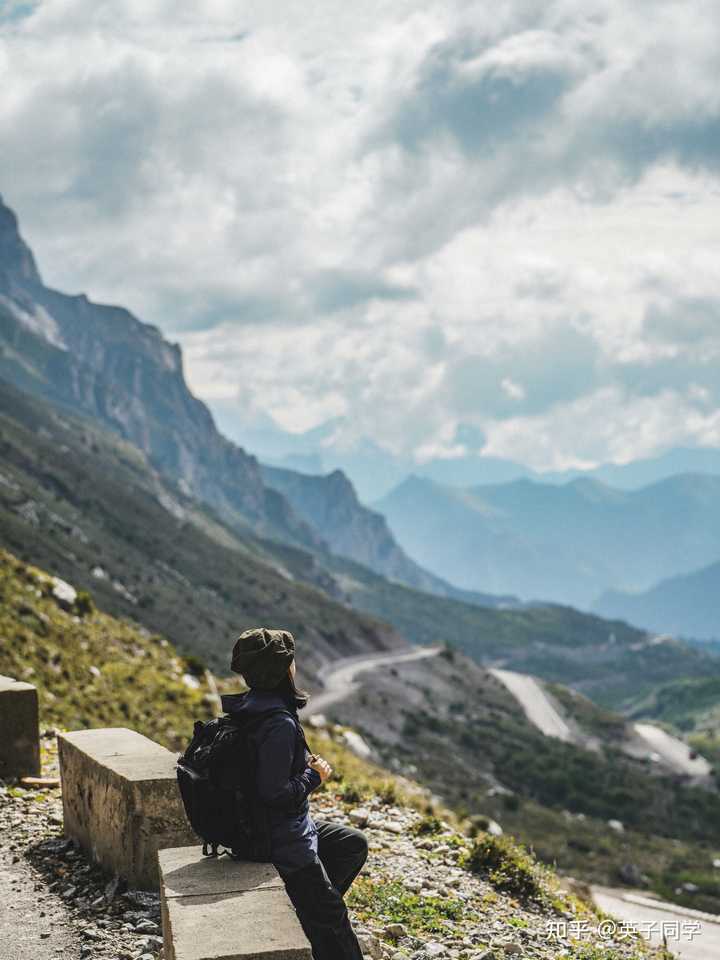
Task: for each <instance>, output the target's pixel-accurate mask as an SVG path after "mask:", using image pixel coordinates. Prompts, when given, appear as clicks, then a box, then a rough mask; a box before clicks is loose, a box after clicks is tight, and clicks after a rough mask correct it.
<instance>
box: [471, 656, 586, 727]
mask: <svg viewBox="0 0 720 960" xmlns="http://www.w3.org/2000/svg"><path fill="white" fill-rule="evenodd" d="M488 672H489V673H491V674H492V675H493V676H494V677H497V679H498V680H499V681H500V682H501V683H503V684H504V685H505V686H506V687H507V689H508V690H509V692H510V693H511V694H512V695H513V696H514V697H515V699H516V700H517V701H518V703H519V704H520V706H521V707H522V708H523V710H524V711H525V715H526V716H527V718H528V720H529V721H530V723H532V724H534V725H535V726H536V727H537V728H538V730H540V731H541V732H542V733H544V734H545V735H546V736H548V737H557V738H558V739H559V740H569V741H571V740H572V739H573V735H572V733H571V731H570V727H569V726H568V725H567V723H566V722H565V720H564V719H563V718H562V717H561V716H560V714H559V713H558V711H557V709H556V708H555V705H554V704H553V703H552V701H551V700H550V698H549V697H548V695H547V693H545V691H544V690H543V688H542V686H541V685H540V683H539V682H538V681H537V680H536V679H535V677H531V676H530V675H529V674H527V673H516V672H515V671H514V670H500V669H498V668H497V667H493V668H492V669H490V670H489V671H488Z"/></svg>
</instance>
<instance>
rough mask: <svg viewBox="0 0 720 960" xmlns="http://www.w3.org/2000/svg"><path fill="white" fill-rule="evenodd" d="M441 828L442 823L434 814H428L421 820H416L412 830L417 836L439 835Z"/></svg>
mask: <svg viewBox="0 0 720 960" xmlns="http://www.w3.org/2000/svg"><path fill="white" fill-rule="evenodd" d="M442 828H443V825H442V821H441V820H439V819H438V818H437V817H436V816H435V814H433V813H428V814H427V815H426V816H424V817H423V818H422V820H418V822H417V823H416V824H415V826H414V827H413V828H412V829H413V833H416V834H417V835H418V836H422V835H423V834H429V833H440V831H441V830H442Z"/></svg>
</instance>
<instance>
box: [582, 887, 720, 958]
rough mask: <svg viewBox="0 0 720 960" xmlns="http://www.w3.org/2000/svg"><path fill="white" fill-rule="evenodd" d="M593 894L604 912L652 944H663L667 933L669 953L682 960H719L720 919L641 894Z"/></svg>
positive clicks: (602, 890) (598, 890)
mask: <svg viewBox="0 0 720 960" xmlns="http://www.w3.org/2000/svg"><path fill="white" fill-rule="evenodd" d="M591 890H592V896H593V900H594V901H595V903H596V904H597V905H598V906H599V907H600V908H601V909H602V910H605V911H606V913H609V914H612V916H613V917H614V918H616V919H617V920H618V921H620V922H622V921H625V922H626V923H628V924H632V927H633V929H637V930H638V932H640V933H642V934H643V936H645V937H646V938H647V939H648V940H650V941H651V942H652V943H656V944H660V943H662V934H663V932H664V933H665V936H666V937H667V945H668V949H669V950H670V951H671V952H672V953H673V954H674V955H675V956H677V957H680V958H682V960H717V958H718V957H720V917H718V916H714V915H713V914H709V913H701V912H700V911H698V910H689V909H687V908H685V907H681V906H679V905H678V904H676V903H666V902H665V901H664V900H659V899H656V898H654V897H650V896H648V895H647V894H642V893H639V892H631V891H628V890H616V889H612V888H610V887H600V886H593V887H591ZM608 932H611V930H609V931H608Z"/></svg>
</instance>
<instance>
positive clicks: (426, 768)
mask: <svg viewBox="0 0 720 960" xmlns="http://www.w3.org/2000/svg"><path fill="white" fill-rule="evenodd" d="M556 689H557V688H553V690H554V691H555V690H556ZM565 697H567V698H568V699H570V698H571V694H570V692H569V691H567V692H566V693H565ZM328 715H329V717H330V718H332V719H337V720H342V722H343V723H348V724H350V725H351V726H352V727H354V728H355V729H356V730H358V731H359V732H360V733H361V734H362V736H363V737H364V738H365V740H366V742H367V743H368V744H369V745H370V746H371V747H372V749H373V750H374V753H375V756H376V757H377V758H379V760H380V762H381V763H383V764H384V765H387V766H390V767H391V768H394V769H396V770H398V771H399V772H401V773H404V774H405V775H407V776H412V777H414V778H417V779H418V780H420V782H422V783H424V784H427V785H428V786H430V787H431V788H432V790H433V792H434V793H435V794H436V795H438V796H439V797H441V798H442V800H443V801H444V802H445V803H447V804H448V805H449V806H451V807H452V808H453V809H455V810H456V811H457V812H458V813H459V814H461V815H462V816H464V817H469V818H470V819H471V820H473V819H474V820H475V821H476V822H477V823H487V818H488V817H491V818H493V819H495V820H496V821H498V822H499V823H500V824H501V825H502V827H503V828H504V829H506V830H508V831H510V832H511V833H513V834H514V835H516V836H518V837H519V838H520V839H522V840H523V842H525V843H526V844H529V845H531V846H532V847H533V849H534V850H535V851H536V853H537V855H538V857H539V858H540V859H541V860H542V861H544V862H546V863H550V864H553V863H554V864H556V865H557V867H558V868H559V869H560V870H561V871H562V872H564V873H571V874H572V875H573V876H575V877H577V878H580V879H584V880H586V881H589V882H595V883H602V884H608V885H613V884H618V883H630V884H631V885H634V886H637V885H647V886H648V887H649V888H651V889H653V890H655V891H656V892H658V893H660V894H662V895H664V896H666V897H670V898H671V899H674V900H679V901H680V902H685V903H687V904H688V905H694V906H697V907H700V908H701V909H707V910H711V911H714V912H717V911H718V910H720V879H718V877H717V876H716V873H717V871H714V869H713V866H712V861H713V859H714V858H715V857H718V856H720V826H719V824H720V794H718V793H717V791H710V790H705V789H702V788H699V787H691V786H688V785H687V784H686V783H685V782H684V781H683V778H681V777H677V776H674V775H667V774H663V773H660V772H659V771H658V770H656V769H655V767H654V765H653V764H652V763H651V762H650V761H649V760H641V759H635V758H632V757H628V756H626V755H625V754H624V753H623V752H622V750H621V748H620V743H619V739H620V738H621V737H622V732H623V729H624V721H623V719H622V718H621V717H618V716H617V715H612V714H608V713H607V711H602V710H598V709H597V708H596V707H595V706H594V705H593V704H587V703H586V704H585V705H583V704H582V703H580V704H579V706H578V708H577V709H576V712H575V721H576V722H577V723H578V725H579V726H580V728H581V730H583V731H584V732H585V733H586V734H587V735H588V739H590V738H592V739H594V740H595V741H596V747H595V749H593V750H589V749H583V748H582V747H579V746H575V745H573V744H572V743H564V742H562V741H560V740H556V739H554V738H552V737H545V736H543V735H542V734H540V733H539V732H538V730H537V729H536V728H535V727H533V726H531V724H530V723H529V722H528V720H527V719H526V717H525V714H524V713H523V711H522V710H521V708H520V707H519V706H518V704H517V703H516V702H515V701H514V700H513V699H512V698H510V697H508V696H507V693H506V690H505V688H504V686H503V685H502V684H500V683H499V681H497V680H495V678H494V677H492V675H490V674H488V673H487V672H486V671H485V670H482V669H481V668H479V667H478V666H477V665H476V664H473V663H472V662H469V661H468V660H467V659H466V658H464V657H463V656H461V655H459V654H457V653H454V652H453V651H448V652H447V654H446V655H445V656H441V657H437V658H435V660H434V661H432V667H430V662H429V661H419V662H415V663H406V664H402V665H399V666H398V667H397V668H393V669H390V670H389V671H385V672H383V673H374V674H372V675H366V677H365V679H364V682H363V684H362V686H361V688H360V689H359V690H357V691H356V692H355V693H354V694H353V695H352V696H351V697H350V698H349V699H348V700H346V701H345V702H343V703H342V704H341V705H339V706H338V707H337V708H330V709H329V710H328ZM610 820H613V821H620V823H621V827H620V829H619V830H616V829H613V828H611V827H609V826H608V821H610ZM629 865H630V866H629ZM641 875H642V876H643V877H644V879H642V880H640V879H639V878H640V876H641ZM631 876H632V877H634V878H635V879H634V880H632V879H628V878H630V877H631ZM679 878H682V880H683V881H688V882H692V883H695V884H696V885H697V887H698V890H697V891H695V892H693V893H688V894H687V895H685V894H684V893H683V891H680V892H677V891H676V888H677V887H678V881H679Z"/></svg>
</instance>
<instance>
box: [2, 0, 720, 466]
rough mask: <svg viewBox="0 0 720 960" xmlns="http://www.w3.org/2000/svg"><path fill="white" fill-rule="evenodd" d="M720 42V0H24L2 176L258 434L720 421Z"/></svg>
mask: <svg viewBox="0 0 720 960" xmlns="http://www.w3.org/2000/svg"><path fill="white" fill-rule="evenodd" d="M719 49H720V5H718V3H717V0H537V2H535V0H494V2H492V3H491V2H489V0H488V2H483V3H478V2H463V0H457V2H455V0H444V2H433V0H423V2H409V0H392V2H389V0H388V2H377V0H366V2H364V3H362V4H346V3H340V2H337V0H336V2H334V3H329V2H326V0H314V2H313V3H312V4H308V3H300V2H294V0H263V2H257V3H249V2H247V3H243V2H241V0H240V2H238V0H203V2H202V3H191V2H187V0H109V2H102V0H44V2H40V3H30V2H14V0H0V144H2V147H1V149H0V193H2V195H3V198H4V199H5V201H6V202H7V203H8V204H9V205H10V206H11V207H13V208H14V209H15V210H16V212H17V213H18V215H19V217H20V221H21V225H22V228H23V233H24V235H25V237H26V239H27V240H28V242H29V243H30V244H31V246H32V248H33V250H34V252H35V254H36V256H37V259H38V262H39V266H40V269H41V271H42V273H43V276H44V279H45V281H46V283H47V284H49V285H51V286H55V287H57V288H59V289H62V290H65V291H67V292H71V293H74V292H80V291H84V292H86V293H87V294H88V295H89V296H91V297H92V298H93V299H95V300H100V301H105V302H108V301H109V302H113V303H120V304H123V305H125V306H127V307H129V308H130V309H131V310H133V312H135V313H136V314H137V315H138V316H139V317H140V318H141V319H143V320H145V321H147V322H150V323H153V324H155V325H157V326H159V327H160V328H161V329H162V330H163V332H164V333H165V334H166V335H167V336H168V337H169V338H171V339H173V340H177V341H178V342H180V343H181V345H182V347H183V352H184V355H185V371H186V375H187V378H188V381H189V383H190V386H191V387H192V389H193V390H194V391H195V392H196V393H197V394H198V395H199V396H200V397H202V398H203V399H204V400H206V401H207V402H208V403H209V404H210V405H211V407H213V408H214V409H216V410H218V411H222V412H223V415H224V416H225V419H227V418H228V416H230V417H231V418H233V419H234V420H235V422H236V423H237V425H238V429H239V430H242V428H243V427H247V428H248V429H250V428H252V427H257V426H258V425H262V424H265V425H267V426H268V428H270V426H277V427H278V428H282V429H284V430H289V431H293V432H295V431H303V430H308V429H310V428H312V427H315V426H318V425H319V424H322V423H324V422H325V421H328V420H334V421H335V422H336V423H337V427H336V428H335V429H336V434H335V435H334V436H333V442H335V443H336V444H338V445H340V446H345V447H352V445H353V444H354V443H356V442H358V441H359V440H361V439H362V438H371V439H372V440H373V441H375V442H376V443H378V444H379V445H381V446H382V447H384V448H386V449H387V450H389V451H392V452H394V453H396V454H399V455H400V454H401V455H403V456H406V457H407V456H409V457H412V458H415V459H416V460H417V461H418V462H423V461H425V460H428V459H430V458H433V457H461V456H463V455H465V454H467V453H472V452H475V451H476V450H478V449H482V450H483V452H484V453H485V454H490V455H494V456H501V457H508V458H511V459H514V460H518V461H521V462H523V463H525V464H527V465H529V466H532V467H534V468H536V469H565V468H569V467H589V466H592V465H594V464H597V463H601V462H607V461H614V462H626V461H629V460H633V459H636V458H640V457H645V456H650V455H653V454H655V453H660V452H662V451H663V450H665V449H667V448H669V447H672V446H678V445H687V446H694V445H695V446H720V270H719V269H718V240H719V239H720V236H719V233H720V177H719V174H720V59H719V58H718V50H719Z"/></svg>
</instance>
